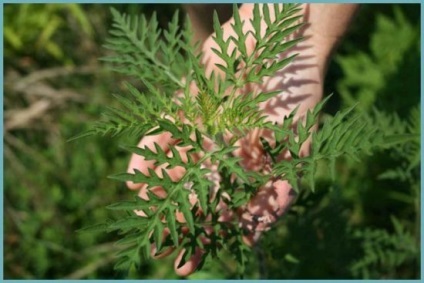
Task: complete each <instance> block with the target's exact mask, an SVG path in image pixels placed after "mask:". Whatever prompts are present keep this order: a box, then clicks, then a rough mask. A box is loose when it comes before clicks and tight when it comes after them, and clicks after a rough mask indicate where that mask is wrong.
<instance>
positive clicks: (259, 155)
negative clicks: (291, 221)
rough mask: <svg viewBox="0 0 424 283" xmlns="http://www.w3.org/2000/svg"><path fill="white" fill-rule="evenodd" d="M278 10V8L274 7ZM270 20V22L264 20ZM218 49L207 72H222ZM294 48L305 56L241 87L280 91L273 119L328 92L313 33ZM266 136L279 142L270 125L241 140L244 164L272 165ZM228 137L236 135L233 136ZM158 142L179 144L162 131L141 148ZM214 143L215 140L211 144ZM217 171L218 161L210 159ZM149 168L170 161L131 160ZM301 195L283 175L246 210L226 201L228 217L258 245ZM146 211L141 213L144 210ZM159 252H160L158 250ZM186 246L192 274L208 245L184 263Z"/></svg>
mask: <svg viewBox="0 0 424 283" xmlns="http://www.w3.org/2000/svg"><path fill="white" fill-rule="evenodd" d="M252 10H253V5H250V4H245V5H243V6H242V7H241V8H240V17H241V18H242V20H244V21H245V29H246V30H248V29H251V27H250V26H249V25H250V22H249V18H250V17H252ZM271 14H273V11H271ZM231 23H232V20H230V21H229V22H227V23H225V24H224V25H223V26H222V27H223V31H224V34H226V35H227V36H230V35H234V34H233V31H232V28H231ZM264 25H265V24H264ZM307 29H308V26H305V28H304V29H303V30H302V31H301V34H298V35H297V36H304V35H305V34H306V35H307ZM246 46H247V48H248V50H249V48H250V50H252V49H253V46H254V41H253V38H248V40H247V42H246ZM213 47H215V48H216V43H215V42H214V40H213V39H212V37H210V38H208V39H207V40H206V41H205V43H204V45H203V63H204V67H205V69H206V73H207V74H210V73H211V72H212V71H214V72H215V73H218V69H217V68H216V64H217V63H220V58H219V57H217V55H216V54H215V53H213V52H212V48H213ZM293 53H300V55H299V56H297V57H296V58H295V60H294V61H293V62H292V63H291V65H290V66H289V67H287V68H285V69H283V70H280V71H279V72H278V73H276V74H275V75H274V76H273V77H267V78H265V79H264V80H263V83H261V84H260V85H253V84H250V85H246V86H245V87H244V88H243V89H241V90H240V92H239V93H238V95H243V94H244V93H248V92H251V91H253V92H256V93H258V92H271V91H280V93H279V94H278V95H276V96H275V97H274V98H272V99H270V100H268V101H266V102H264V103H262V104H261V105H260V109H261V111H263V113H264V114H266V116H267V119H268V120H269V121H273V122H277V123H281V122H282V119H283V117H285V116H287V115H288V114H290V113H291V112H292V110H293V109H294V108H295V107H297V106H299V108H298V111H297V114H296V117H295V119H298V120H299V119H300V118H301V117H302V116H303V115H304V114H305V113H306V112H307V110H308V109H311V108H313V107H314V106H315V105H316V104H317V103H318V102H319V101H320V99H321V97H322V77H323V72H324V68H325V67H324V63H323V62H325V61H324V60H322V55H321V54H320V51H319V49H318V47H317V46H316V44H314V42H313V37H307V38H306V39H305V40H304V41H303V42H301V43H299V44H298V45H297V46H295V48H293V49H291V50H290V52H289V53H287V54H280V56H284V57H285V56H290V55H291V54H293ZM193 93H196V88H195V86H193ZM260 137H262V138H264V139H266V140H267V141H268V142H269V143H271V144H272V143H273V133H271V132H269V131H264V130H254V131H251V132H249V133H248V134H247V135H246V136H245V137H243V138H242V139H240V140H238V141H237V142H236V144H235V145H236V146H237V147H238V148H237V149H236V150H235V152H234V153H233V154H234V155H235V156H237V157H240V158H241V161H240V165H241V166H242V167H243V168H244V169H245V170H250V171H266V170H269V169H270V168H269V166H270V163H269V161H268V160H267V157H266V154H265V152H264V150H263V148H262V145H261V142H260V139H259V138H260ZM226 138H227V139H229V138H230V137H229V136H227V137H226ZM154 143H156V144H158V145H159V146H160V147H161V148H162V149H163V150H164V151H165V152H169V145H173V144H175V140H173V139H172V137H171V135H170V134H169V133H162V134H160V135H156V136H147V137H145V138H143V139H142V140H141V142H140V143H139V145H138V146H139V147H149V148H154ZM211 146H213V145H212V144H211V143H209V144H206V145H205V147H206V148H207V147H211ZM187 151H188V148H180V155H181V156H182V157H183V159H184V158H187V155H186V154H187ZM307 153H308V143H305V144H304V145H303V148H302V150H301V154H303V155H307ZM285 158H290V156H289V155H288V154H287V153H286V154H284V155H282V156H280V157H279V160H283V159H285ZM205 166H209V167H210V168H211V170H212V171H213V168H212V167H213V166H212V164H205ZM149 168H150V169H153V170H155V171H156V173H157V174H158V175H159V176H160V175H161V170H162V169H163V168H164V166H159V167H155V166H154V161H150V160H144V158H143V157H142V156H139V155H133V156H132V157H131V161H130V163H129V167H128V171H129V172H131V173H133V172H134V169H137V170H139V171H141V172H142V173H144V174H149ZM166 171H167V173H168V175H169V176H170V178H171V179H172V180H173V181H176V180H178V179H180V178H181V176H182V175H183V174H184V169H183V168H181V167H175V168H172V169H167V170H166ZM214 181H215V188H212V189H217V188H218V187H219V176H215V180H214ZM128 187H129V188H130V189H135V190H139V196H140V197H141V198H143V199H147V185H146V184H134V183H128ZM149 190H151V191H153V193H155V194H156V195H158V196H159V197H164V196H165V195H166V193H165V191H164V190H163V189H162V188H152V189H149ZM294 197H295V194H294V191H293V190H292V188H291V186H290V185H289V183H288V182H287V181H284V180H281V179H272V180H269V181H268V182H267V183H266V184H265V185H264V186H263V187H261V188H259V189H258V192H257V194H256V195H255V196H254V197H253V198H252V199H251V200H250V202H249V203H248V204H247V205H246V207H245V208H244V209H240V210H238V211H227V210H228V209H227V207H226V205H225V204H224V203H223V202H222V203H220V209H222V210H223V211H225V212H223V213H222V219H221V220H222V221H230V220H232V219H234V218H235V219H238V221H239V222H240V223H241V226H242V227H243V228H245V229H246V230H247V231H248V232H249V233H248V234H247V235H246V236H245V241H246V243H248V244H250V245H252V244H253V243H254V242H255V241H257V240H258V238H259V236H260V234H261V233H262V232H263V231H264V230H266V229H268V228H269V226H270V224H271V223H273V222H275V221H276V220H277V219H278V218H279V217H280V216H281V215H282V214H283V213H284V212H285V211H286V210H287V209H288V207H289V205H290V203H291V202H292V201H293V199H294ZM191 201H192V202H193V203H194V202H196V197H195V196H193V198H192V200H191ZM139 213H141V212H139ZM177 220H178V221H180V222H182V221H184V217H183V216H182V215H177ZM169 252H171V250H169V251H168V252H163V253H162V254H161V257H162V256H165V255H168V254H169ZM153 253H154V252H153ZM182 254H183V251H181V252H180V253H179V255H178V256H177V258H176V260H175V268H176V272H177V274H179V275H181V276H186V275H188V274H190V273H192V272H193V271H194V270H195V268H196V267H197V265H198V263H199V262H200V259H201V255H202V250H200V249H198V250H197V252H196V253H195V254H194V255H193V256H192V258H191V259H189V260H188V261H187V262H186V263H185V264H184V265H183V266H181V267H179V268H177V267H178V265H179V263H180V261H181V258H182Z"/></svg>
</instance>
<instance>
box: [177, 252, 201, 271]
mask: <svg viewBox="0 0 424 283" xmlns="http://www.w3.org/2000/svg"><path fill="white" fill-rule="evenodd" d="M184 253H185V249H182V250H181V251H180V252H179V254H178V256H177V258H176V259H175V262H174V269H175V273H177V274H178V275H179V276H188V275H190V274H192V273H193V272H194V271H195V270H196V268H197V266H198V265H199V263H200V261H201V260H202V256H203V254H204V253H205V252H204V251H203V250H202V249H200V248H196V251H195V252H194V255H192V256H191V257H190V259H189V260H188V261H187V262H186V263H184V264H183V265H182V266H180V267H178V266H179V265H180V263H181V260H182V258H183V255H184Z"/></svg>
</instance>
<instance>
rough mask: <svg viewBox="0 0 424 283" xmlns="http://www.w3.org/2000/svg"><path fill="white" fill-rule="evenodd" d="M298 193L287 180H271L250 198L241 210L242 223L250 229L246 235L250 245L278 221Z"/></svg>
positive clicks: (246, 240)
mask: <svg viewBox="0 0 424 283" xmlns="http://www.w3.org/2000/svg"><path fill="white" fill-rule="evenodd" d="M295 197H296V193H295V192H294V190H293V189H292V188H291V186H290V184H289V183H288V182H287V181H283V180H276V181H269V182H268V183H267V184H266V185H265V186H264V187H262V188H260V190H259V192H258V193H257V194H256V195H255V196H254V197H253V198H252V199H251V200H250V202H249V204H248V205H247V207H246V209H245V210H244V211H241V212H240V223H241V225H242V227H243V228H244V229H246V230H247V231H249V232H250V233H248V234H247V235H245V236H244V241H245V242H246V244H248V245H253V244H254V243H255V242H256V241H257V240H258V239H259V236H260V235H261V233H262V232H263V231H267V230H268V229H269V228H270V225H271V224H272V223H274V222H275V221H277V219H278V218H279V217H280V216H281V215H283V214H284V213H285V212H286V211H287V210H288V208H289V206H290V204H291V203H292V202H293V200H294V198H295Z"/></svg>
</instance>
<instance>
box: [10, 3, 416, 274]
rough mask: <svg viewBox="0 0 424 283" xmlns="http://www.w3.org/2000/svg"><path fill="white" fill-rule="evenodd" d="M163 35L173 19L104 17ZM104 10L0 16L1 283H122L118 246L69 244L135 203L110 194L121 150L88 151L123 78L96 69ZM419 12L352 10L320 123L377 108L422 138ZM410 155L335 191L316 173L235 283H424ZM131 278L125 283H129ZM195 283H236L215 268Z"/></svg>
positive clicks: (358, 172) (344, 166) (162, 11)
mask: <svg viewBox="0 0 424 283" xmlns="http://www.w3.org/2000/svg"><path fill="white" fill-rule="evenodd" d="M113 6H114V7H115V8H117V9H118V10H120V11H125V12H128V13H145V14H146V15H148V16H149V15H151V14H152V12H153V11H155V10H156V11H157V13H158V19H159V23H160V25H161V26H162V27H166V25H167V22H168V21H169V19H170V17H171V16H172V14H173V12H174V11H175V10H176V9H180V8H181V7H180V6H179V5H149V4H137V5H113ZM109 7H110V5H101V4H6V5H4V26H3V27H4V108H3V109H4V277H5V278H6V279H36V278H38V279H42V278H46V279H63V278H68V279H112V278H115V279H117V278H124V275H123V274H117V273H116V272H115V271H114V270H113V265H114V254H115V253H116V251H117V250H116V247H115V245H114V241H116V240H117V239H118V237H117V235H114V234H86V233H76V230H78V229H80V228H82V227H85V226H88V225H91V224H95V223H99V222H103V221H104V220H105V219H107V218H110V217H113V214H112V213H111V212H110V211H108V210H106V209H105V206H106V205H108V204H111V203H114V202H116V201H118V200H122V199H131V198H132V193H131V192H130V191H128V190H127V189H126V187H125V186H124V184H119V183H116V182H113V181H111V180H108V179H107V178H106V177H107V176H108V175H110V174H112V173H118V172H122V171H124V170H125V169H126V166H127V162H128V158H129V156H128V154H127V153H126V152H124V151H122V150H120V149H119V144H122V143H132V144H135V143H136V142H137V140H134V139H132V140H131V139H129V138H121V139H109V138H102V137H89V138H84V139H80V140H77V141H74V142H67V140H68V139H69V138H71V137H72V136H74V135H76V134H78V133H80V132H82V131H84V130H86V129H88V127H89V124H90V123H91V122H93V121H95V120H97V119H98V118H99V115H100V113H101V111H102V108H103V107H104V106H106V105H112V104H114V103H116V102H115V101H114V100H113V99H112V96H111V95H110V94H111V93H113V92H119V91H120V90H121V89H122V86H123V85H122V82H123V80H125V78H124V77H122V76H119V75H117V74H113V73H111V72H109V71H108V70H107V69H106V68H105V67H104V66H102V65H101V64H100V63H99V61H98V58H99V57H101V56H103V55H104V54H105V50H104V49H103V48H102V47H101V45H102V44H103V42H104V40H105V38H106V36H107V29H108V27H109V26H110V24H111V15H110V13H109ZM419 27H420V6H419V5H415V4H405V5H392V4H384V5H383V4H378V5H372V4H369V5H362V7H361V9H360V11H359V13H358V15H357V17H356V19H355V21H354V23H353V24H352V26H351V29H350V32H349V33H348V35H347V36H346V38H345V39H344V40H343V42H342V43H341V45H340V47H339V49H338V51H337V53H336V54H335V56H334V60H333V61H332V63H331V65H330V68H329V71H328V75H327V78H326V85H325V93H326V94H329V93H335V94H336V95H334V96H333V98H332V99H331V101H330V104H329V105H328V106H327V112H328V113H330V114H331V113H333V114H334V113H335V112H336V111H337V110H338V109H340V107H346V106H350V105H352V104H355V103H357V102H358V103H359V105H358V107H359V108H360V109H362V110H363V111H366V112H368V113H372V112H373V108H374V107H376V108H378V109H379V110H382V111H384V112H385V113H387V114H391V115H395V117H397V118H394V119H386V118H387V117H381V121H382V125H381V126H382V127H385V128H386V129H387V131H389V132H396V133H403V132H413V133H419V131H420V108H419V102H420V29H419ZM420 162H421V159H420V142H419V140H417V141H415V142H412V143H409V144H406V145H403V146H397V147H394V148H393V149H391V150H386V151H382V152H378V153H376V154H374V155H373V156H372V157H364V158H363V159H362V160H361V162H357V163H353V162H351V161H348V160H340V161H339V162H338V164H337V170H338V171H337V172H338V174H337V179H336V182H331V181H330V180H329V176H328V174H327V172H326V171H325V170H323V171H322V172H318V174H317V182H318V186H317V187H318V189H317V192H316V193H314V194H312V193H309V192H308V190H304V192H303V193H301V194H300V196H299V198H298V200H297V201H296V203H295V205H294V206H293V207H292V209H291V210H290V212H289V213H288V214H287V215H286V216H285V217H283V219H282V220H281V221H280V222H279V223H277V225H276V226H275V227H274V228H273V229H272V230H271V231H270V232H268V233H267V234H266V235H265V236H264V237H263V239H262V240H261V242H260V243H259V245H258V246H257V247H256V248H255V249H254V251H253V253H252V256H251V262H250V266H249V268H248V269H247V270H248V274H246V276H245V278H251V279H259V278H265V279H266V278H267V279H277V278H279V279H330V278H331V279H336V278H343V279H352V278H358V279H361V278H375V279H386V278H404V279H407V278H408V279H413V278H415V279H416V278H420V202H419V200H420ZM126 278H127V277H126ZM129 278H150V279H162V278H168V279H171V278H178V277H177V276H176V275H175V274H174V272H173V264H172V259H171V258H168V259H164V260H160V261H150V262H147V263H145V264H144V265H143V266H142V267H141V268H140V270H133V271H131V273H130V274H129ZM189 278H191V279H213V278H217V279H231V278H236V266H235V262H234V261H233V260H232V259H231V257H230V255H228V254H222V256H221V258H220V259H219V260H215V261H213V262H212V261H208V262H207V263H206V264H205V266H204V269H203V270H202V271H200V272H198V273H196V274H194V275H192V276H190V277H189Z"/></svg>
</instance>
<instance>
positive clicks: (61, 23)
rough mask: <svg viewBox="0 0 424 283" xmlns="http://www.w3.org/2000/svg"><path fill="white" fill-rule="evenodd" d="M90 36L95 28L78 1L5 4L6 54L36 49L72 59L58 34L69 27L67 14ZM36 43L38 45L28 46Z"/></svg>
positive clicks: (66, 59) (50, 54)
mask: <svg viewBox="0 0 424 283" xmlns="http://www.w3.org/2000/svg"><path fill="white" fill-rule="evenodd" d="M67 13H68V14H69V16H70V18H71V20H72V21H74V22H75V23H76V25H77V27H76V29H80V30H82V31H83V33H84V34H85V35H87V36H92V34H93V28H92V25H91V23H90V21H89V19H88V17H87V15H86V14H85V12H84V10H83V9H82V7H81V6H80V5H78V4H42V5H31V4H20V5H16V4H8V5H6V6H5V22H6V23H7V24H6V25H5V27H4V30H3V32H4V39H5V47H6V49H5V54H6V55H9V54H12V53H13V52H19V53H27V52H28V51H30V50H31V51H32V50H33V51H35V52H36V53H38V54H45V55H48V56H51V57H53V58H55V59H56V60H60V61H69V59H70V58H69V57H67V56H66V53H65V52H66V51H64V49H63V46H60V44H59V42H57V40H56V38H57V37H58V34H59V33H61V32H63V31H64V30H66V27H67V26H66V25H67V23H66V21H67V18H66V14H67ZM32 43H34V44H35V45H34V46H33V47H34V49H28V48H27V46H28V45H29V44H32Z"/></svg>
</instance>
